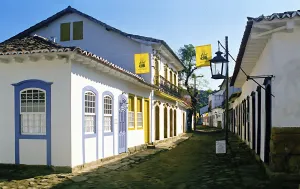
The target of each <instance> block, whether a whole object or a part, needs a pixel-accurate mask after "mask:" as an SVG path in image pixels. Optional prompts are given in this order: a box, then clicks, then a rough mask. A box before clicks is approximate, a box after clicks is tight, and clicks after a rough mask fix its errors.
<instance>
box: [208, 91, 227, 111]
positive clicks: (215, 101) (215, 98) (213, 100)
mask: <svg viewBox="0 0 300 189" xmlns="http://www.w3.org/2000/svg"><path fill="white" fill-rule="evenodd" d="M223 92H224V90H218V91H216V92H214V93H212V94H210V95H209V96H208V111H210V110H213V109H215V108H218V107H220V106H222V103H223V101H224V96H223Z"/></svg>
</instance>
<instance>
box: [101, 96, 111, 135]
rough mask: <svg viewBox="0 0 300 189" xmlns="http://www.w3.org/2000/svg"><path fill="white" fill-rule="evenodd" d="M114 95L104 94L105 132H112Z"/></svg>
mask: <svg viewBox="0 0 300 189" xmlns="http://www.w3.org/2000/svg"><path fill="white" fill-rule="evenodd" d="M112 111H113V106H112V97H111V96H108V95H106V96H104V115H103V116H104V132H112Z"/></svg>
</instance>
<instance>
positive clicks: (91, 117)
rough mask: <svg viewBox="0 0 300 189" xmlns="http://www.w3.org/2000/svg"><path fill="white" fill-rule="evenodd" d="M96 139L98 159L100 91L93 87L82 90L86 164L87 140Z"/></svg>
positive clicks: (83, 146)
mask: <svg viewBox="0 0 300 189" xmlns="http://www.w3.org/2000/svg"><path fill="white" fill-rule="evenodd" d="M86 138H96V159H98V91H97V90H96V89H95V88H94V87H92V86H86V87H84V88H83V89H82V155H83V157H82V159H83V163H85V139H86Z"/></svg>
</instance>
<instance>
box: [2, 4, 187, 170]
mask: <svg viewBox="0 0 300 189" xmlns="http://www.w3.org/2000/svg"><path fill="white" fill-rule="evenodd" d="M36 34H37V35H38V36H35V35H36ZM28 36H34V37H28ZM39 36H43V37H45V38H48V39H50V40H53V41H55V42H56V43H58V44H60V45H61V46H59V45H58V44H54V43H52V41H50V40H47V39H43V37H39ZM31 43H33V44H32V45H30V44H31ZM10 44H13V45H14V46H12V45H10ZM13 47H15V48H13ZM67 47H70V48H67ZM75 47H78V48H75ZM79 47H80V48H79ZM44 49H47V50H44ZM52 49H54V50H53V52H52ZM0 50H1V51H2V55H1V56H0V57H1V59H0V60H1V64H0V68H1V70H0V72H1V75H2V76H3V78H5V79H2V80H1V82H0V84H1V86H2V87H3V88H7V89H8V90H7V91H4V92H2V93H1V95H2V104H7V103H12V102H13V100H14V101H15V106H9V105H7V106H9V108H7V107H6V108H4V107H5V106H2V108H0V109H1V111H0V112H1V115H0V116H1V118H0V120H1V121H2V123H3V124H2V126H3V127H5V128H3V129H5V130H7V133H3V132H1V133H2V135H3V136H1V137H0V138H1V139H0V140H1V143H0V163H15V164H38V165H53V166H67V167H71V168H73V167H75V166H78V165H82V164H85V163H89V162H93V161H96V160H98V159H101V158H105V157H109V156H113V155H117V154H119V153H122V152H126V151H127V150H128V148H130V147H134V146H138V145H142V144H147V143H150V142H154V141H156V140H162V139H164V138H168V137H173V136H175V135H178V134H180V133H182V132H183V130H184V127H185V125H186V123H185V122H186V118H185V117H186V109H187V108H188V106H187V104H186V103H184V101H183V100H182V99H181V97H180V93H179V90H178V76H177V73H178V71H179V70H181V69H183V65H182V64H181V62H180V61H179V59H178V57H177V56H176V55H175V53H174V52H173V51H172V50H171V48H170V47H169V46H168V45H167V44H166V43H165V42H164V41H162V40H158V39H153V38H149V37H142V36H136V35H132V34H127V33H125V32H122V31H120V30H118V29H116V28H113V27H111V26H108V25H107V24H105V23H103V22H101V21H99V20H96V19H95V18H92V17H90V16H88V15H86V14H84V13H82V12H80V11H78V10H76V9H73V8H71V7H68V8H66V9H64V10H62V11H61V12H59V13H57V14H55V15H53V16H51V17H49V18H48V19H46V20H44V21H42V22H40V23H38V24H36V25H34V26H32V27H30V28H29V29H27V30H25V31H23V32H21V33H19V34H17V35H16V36H14V37H12V38H10V39H8V40H6V41H5V42H4V43H1V44H0ZM27 51H28V52H27ZM48 51H50V52H48ZM33 53H35V54H33ZM137 53H149V54H150V55H151V56H150V68H151V70H150V73H148V74H142V75H136V74H133V73H134V72H135V70H134V54H137ZM99 56H101V57H103V58H101V57H99ZM105 59H108V60H109V62H108V61H106V60H105ZM155 59H156V60H157V61H155ZM110 62H113V63H114V64H112V63H110ZM11 73H14V74H11ZM12 84H13V86H12ZM9 88H10V89H9ZM31 88H32V89H31ZM23 90H24V91H23ZM27 90H28V91H27ZM14 91H15V97H14V96H13V94H14ZM25 91H27V92H26V95H27V93H28V94H30V93H32V92H34V93H37V94H38V95H39V94H41V95H44V96H45V97H41V98H43V99H38V100H39V101H36V102H40V101H41V102H43V103H44V102H46V105H45V104H43V103H38V106H41V107H42V108H43V107H44V108H45V107H46V109H44V110H43V111H42V110H41V111H42V112H41V113H32V112H29V113H25V114H24V115H26V116H23V113H24V112H23V109H22V108H23V106H21V109H20V103H21V102H20V99H19V96H20V95H21V96H22V95H23V92H24V95H25ZM19 93H20V94H19ZM26 95H25V96H26ZM25 96H24V97H25ZM84 96H86V100H84V99H85V98H84ZM22 97H23V96H22ZM26 97H27V96H26ZM21 100H22V99H21ZM84 101H86V102H84ZM26 102H27V101H26ZM29 102H30V103H31V101H29ZM22 103H23V101H22ZM22 103H21V104H22ZM24 103H25V101H24ZM126 104H128V105H126ZM25 105H26V107H27V106H29V105H27V104H24V106H25ZM30 106H33V105H31V104H30ZM84 106H89V107H84ZM90 106H91V107H90ZM127 106H128V109H127ZM48 108H49V109H48ZM28 111H32V109H29V110H28ZM124 112H125V113H124ZM49 114H50V115H49ZM36 115H38V116H37V117H36ZM20 116H21V117H22V119H26V120H27V121H30V120H35V121H37V122H40V123H39V124H38V123H36V124H33V122H32V123H31V122H26V121H24V120H21V118H20ZM32 116H33V117H32ZM158 117H159V119H157V118H158ZM23 121H24V123H23ZM25 122H26V123H27V125H26V124H25ZM45 124H46V125H45ZM91 124H92V125H91ZM13 125H15V127H13ZM32 125H35V126H34V127H36V129H38V131H36V130H28V128H27V126H32ZM36 125H39V126H36ZM6 127H7V128H6ZM23 127H24V128H23ZM25 128H26V129H27V130H26V129H25ZM20 129H25V131H23V130H22V132H21V130H20ZM44 129H46V130H44ZM23 132H24V133H23ZM8 133H10V134H8ZM0 135H1V134H0ZM14 141H16V142H14ZM1 144H2V145H1ZM37 149H39V150H38V151H39V152H40V153H38V154H37V155H36V156H35V157H32V154H33V152H36V151H37ZM4 152H5V153H4Z"/></svg>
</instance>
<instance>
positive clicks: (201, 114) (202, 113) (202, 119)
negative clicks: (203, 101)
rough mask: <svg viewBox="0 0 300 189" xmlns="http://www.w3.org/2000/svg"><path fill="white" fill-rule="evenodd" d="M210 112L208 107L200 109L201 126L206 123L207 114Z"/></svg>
mask: <svg viewBox="0 0 300 189" xmlns="http://www.w3.org/2000/svg"><path fill="white" fill-rule="evenodd" d="M207 112H208V105H206V106H204V107H202V108H200V112H199V114H200V124H203V123H204V122H205V121H204V116H205V114H206V113H207Z"/></svg>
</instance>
